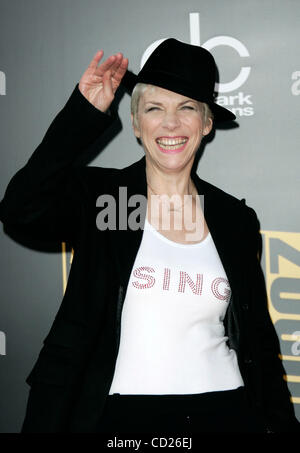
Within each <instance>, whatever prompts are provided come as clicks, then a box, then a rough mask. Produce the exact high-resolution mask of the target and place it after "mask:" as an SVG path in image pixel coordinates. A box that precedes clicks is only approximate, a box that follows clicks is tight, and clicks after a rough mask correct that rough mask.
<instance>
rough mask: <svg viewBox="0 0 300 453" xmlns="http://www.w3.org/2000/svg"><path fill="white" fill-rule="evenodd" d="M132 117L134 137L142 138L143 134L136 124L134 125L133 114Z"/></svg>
mask: <svg viewBox="0 0 300 453" xmlns="http://www.w3.org/2000/svg"><path fill="white" fill-rule="evenodd" d="M130 116H131V124H132V129H133V132H134V135H135V136H136V137H137V138H140V136H141V132H140V130H139V128H138V127H136V126H135V124H134V121H133V114H132V113H131V114H130Z"/></svg>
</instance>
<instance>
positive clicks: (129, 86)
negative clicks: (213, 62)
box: [121, 70, 236, 122]
mask: <svg viewBox="0 0 300 453" xmlns="http://www.w3.org/2000/svg"><path fill="white" fill-rule="evenodd" d="M139 82H142V83H149V84H151V85H156V86H159V87H161V88H165V89H169V90H170V91H176V92H179V93H180V94H183V95H186V96H188V97H191V98H195V97H194V96H193V95H192V96H191V93H188V92H185V89H184V88H182V89H176V90H175V89H174V85H172V81H171V78H170V81H169V82H168V81H167V80H166V79H163V78H161V79H158V78H155V80H150V79H149V80H146V81H145V80H139V77H138V76H137V75H136V74H134V73H133V72H132V71H130V70H127V71H126V73H125V74H124V77H123V79H122V82H121V83H122V85H123V87H124V89H125V90H126V91H127V93H129V94H130V95H131V94H132V91H133V89H134V87H135V85H136V84H137V83H139ZM176 86H178V85H176ZM199 100H200V99H199ZM202 102H206V103H207V104H208V105H209V107H210V109H211V111H212V113H213V114H214V120H215V121H216V122H224V121H233V120H235V119H236V116H235V115H234V114H233V113H232V112H231V111H230V110H228V109H226V108H225V107H222V106H221V105H219V104H217V103H216V102H210V101H207V100H203V101H202Z"/></svg>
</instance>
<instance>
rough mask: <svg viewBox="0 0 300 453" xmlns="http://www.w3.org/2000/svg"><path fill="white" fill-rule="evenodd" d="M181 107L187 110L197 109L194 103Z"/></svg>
mask: <svg viewBox="0 0 300 453" xmlns="http://www.w3.org/2000/svg"><path fill="white" fill-rule="evenodd" d="M181 108H182V109H185V110H196V109H195V107H193V106H192V105H183V106H182V107H181Z"/></svg>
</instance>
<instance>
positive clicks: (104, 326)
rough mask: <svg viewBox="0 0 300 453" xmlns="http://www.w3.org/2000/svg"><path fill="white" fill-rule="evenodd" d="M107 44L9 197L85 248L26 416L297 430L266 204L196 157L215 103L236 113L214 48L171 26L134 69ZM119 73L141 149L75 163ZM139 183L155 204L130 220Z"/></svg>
mask: <svg viewBox="0 0 300 453" xmlns="http://www.w3.org/2000/svg"><path fill="white" fill-rule="evenodd" d="M102 56H103V52H102V51H100V52H97V54H96V55H95V57H94V58H93V60H92V62H91V64H90V66H89V67H88V69H87V70H86V71H85V73H84V74H83V76H82V78H81V80H80V82H79V85H78V86H76V88H75V90H74V92H73V94H72V96H71V98H70V99H69V101H68V102H67V104H66V106H65V107H64V109H63V110H62V111H61V112H60V113H59V115H58V116H57V117H56V118H55V120H54V121H53V123H52V125H51V126H50V128H49V130H48V131H47V134H46V136H45V138H44V139H43V141H42V143H41V144H40V146H39V147H38V148H37V150H36V151H35V152H34V154H33V156H32V157H31V158H30V159H29V161H28V163H27V164H26V165H25V167H24V168H23V169H21V170H20V171H19V172H18V173H17V174H16V175H15V176H14V178H13V179H12V181H11V182H10V184H9V186H8V188H7V191H6V194H5V197H4V199H3V201H2V203H1V210H0V213H1V220H2V221H3V223H4V224H5V225H6V226H7V227H10V228H12V229H14V230H19V231H20V232H22V234H24V233H26V235H28V236H29V237H38V238H43V239H46V240H67V241H68V242H70V243H71V244H72V246H73V249H74V258H73V263H72V268H71V271H70V275H69V280H68V286H67V289H66V292H65V295H64V298H63V301H62V304H61V307H60V309H59V312H58V314H57V316H56V318H55V321H54V323H53V326H52V328H51V331H50V333H49V335H48V336H47V337H46V339H45V340H44V346H43V348H42V350H41V353H40V356H39V358H38V361H37V363H36V364H35V366H34V368H33V370H32V372H31V373H30V376H29V377H28V379H27V382H28V383H29V385H30V386H31V389H30V396H29V400H28V407H27V413H26V417H25V421H24V425H23V428H22V431H23V432H114V433H118V432H130V431H131V432H148V433H159V432H160V433H164V432H173V433H177V434H184V433H187V432H282V431H293V430H296V429H298V423H297V420H296V419H295V416H294V412H293V407H292V404H291V402H290V394H289V392H288V389H287V386H286V383H285V381H284V380H283V374H284V370H283V368H282V365H281V362H280V360H279V358H278V352H279V345H278V340H277V336H276V333H275V330H274V327H273V325H272V322H271V320H270V317H269V313H268V309H267V302H266V295H265V289H264V281H263V276H262V271H261V268H260V265H259V261H258V259H257V257H258V255H260V252H261V250H260V236H259V226H258V221H257V218H256V215H255V213H254V211H253V210H252V209H250V208H248V207H246V205H245V203H244V201H239V200H237V199H235V198H234V197H232V196H230V195H228V194H225V193H224V192H222V191H221V190H220V189H217V188H216V187H214V186H211V185H210V184H208V183H206V182H204V181H202V180H200V178H199V177H198V176H197V175H196V173H195V171H194V170H193V163H194V160H195V156H196V153H197V150H198V149H199V146H200V145H201V141H202V139H203V137H204V136H206V135H208V134H209V133H210V131H211V129H212V126H213V118H214V120H215V121H222V120H232V119H234V115H233V114H232V113H231V112H229V111H227V110H226V109H224V108H222V107H221V106H218V105H217V104H215V102H214V98H213V89H214V85H215V63H214V60H213V57H212V56H211V54H210V53H209V52H207V51H206V50H205V49H202V48H200V47H198V46H191V45H188V44H184V43H181V42H179V41H177V40H174V39H168V40H166V41H164V42H163V43H162V44H160V46H159V47H158V48H157V49H155V51H154V52H153V53H152V55H151V56H150V57H149V59H148V60H147V62H146V64H145V65H144V67H143V68H142V70H141V71H140V73H139V74H138V76H137V77H135V76H133V75H132V74H131V75H130V73H129V72H126V70H127V66H128V61H127V59H126V58H124V57H123V55H122V54H117V55H115V56H111V57H109V58H108V59H107V60H106V61H104V62H103V63H101V64H100V65H99V66H98V63H99V62H100V60H101V58H102ZM181 61H183V62H184V64H183V63H181ZM125 73H126V75H125ZM121 81H123V82H124V84H125V85H126V86H127V87H129V89H130V90H131V89H132V88H133V87H134V86H135V90H134V92H133V94H132V122H133V129H134V133H135V135H136V137H137V138H138V140H140V142H141V143H142V145H143V148H144V151H145V156H144V157H143V158H142V159H140V160H139V161H138V162H136V163H134V164H132V165H130V166H129V167H127V168H125V169H122V170H117V169H113V168H109V169H107V168H95V167H82V168H81V167H78V166H76V165H74V163H75V162H76V159H77V158H78V157H81V156H82V155H83V153H84V151H85V150H86V148H87V147H88V146H89V145H90V144H91V143H93V142H94V141H95V139H96V138H97V137H98V136H99V135H101V134H104V133H106V131H107V130H108V129H109V127H110V126H111V124H113V123H114V115H113V114H111V113H110V112H109V109H110V105H111V102H112V101H113V99H114V96H115V93H116V90H117V88H118V87H119V85H120V82H121ZM141 84H142V85H141ZM122 188H123V189H124V188H126V196H127V198H126V199H125V200H124V198H120V190H121V189H122ZM102 195H105V196H106V195H107V196H109V197H111V198H108V199H110V200H111V199H113V200H114V203H113V204H112V206H114V207H115V211H114V213H113V214H114V215H115V217H116V220H117V221H116V222H115V223H114V226H115V225H117V226H116V228H105V225H104V223H105V221H104V219H105V216H101V212H102V213H103V210H101V209H100V210H99V207H100V208H103V207H104V204H103V203H102V201H103V199H102V198H101V196H102ZM137 195H139V196H144V198H145V199H146V204H144V205H143V206H142V209H141V210H140V225H141V226H142V228H138V229H134V228H130V226H131V225H132V218H133V216H134V214H135V212H134V210H133V209H132V208H135V207H136V206H135V205H134V204H133V203H127V202H128V200H130V199H131V200H133V199H132V198H131V197H136V196H137ZM174 195H175V197H174ZM198 195H203V200H204V210H203V203H200V200H199V197H198ZM125 205H126V227H124V219H122V218H121V217H122V216H123V214H124V209H125V207H124V206H125ZM95 208H96V209H95ZM110 213H111V212H110V211H109V214H110ZM99 214H100V216H99ZM95 219H97V221H96V222H95ZM127 220H128V223H127ZM166 225H167V228H166ZM178 225H179V228H178ZM143 228H144V231H143Z"/></svg>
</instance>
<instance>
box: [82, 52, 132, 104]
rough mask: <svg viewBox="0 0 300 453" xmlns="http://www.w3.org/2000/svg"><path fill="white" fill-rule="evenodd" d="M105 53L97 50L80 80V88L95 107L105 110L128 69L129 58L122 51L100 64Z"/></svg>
mask: <svg viewBox="0 0 300 453" xmlns="http://www.w3.org/2000/svg"><path fill="white" fill-rule="evenodd" d="M103 54H104V52H103V50H99V51H98V52H96V54H95V56H94V58H93V59H92V61H91V62H90V64H89V66H88V68H87V69H86V71H85V72H84V74H83V75H82V77H81V79H80V81H79V90H80V91H81V93H82V94H83V96H84V97H85V98H86V99H87V100H88V101H89V102H90V103H91V104H93V106H94V107H96V108H97V109H99V110H101V111H102V112H105V111H106V110H108V108H109V106H110V104H111V103H112V101H113V99H114V97H115V92H116V91H117V88H118V86H119V85H120V83H121V80H122V77H123V76H124V74H125V72H126V70H127V67H128V59H127V58H124V57H123V54H122V53H117V54H116V55H111V56H110V57H108V58H107V59H106V60H105V61H103V62H102V63H101V64H100V65H99V66H98V63H99V62H100V60H101V58H102V57H103Z"/></svg>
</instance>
